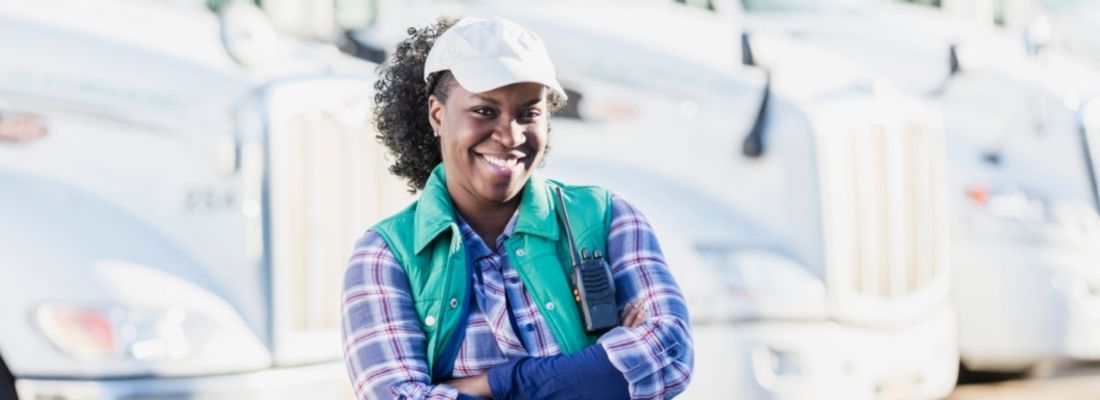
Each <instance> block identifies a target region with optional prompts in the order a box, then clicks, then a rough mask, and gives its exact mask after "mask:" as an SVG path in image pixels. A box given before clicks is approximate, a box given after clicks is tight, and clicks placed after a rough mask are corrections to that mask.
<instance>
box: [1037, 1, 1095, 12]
mask: <svg viewBox="0 0 1100 400" xmlns="http://www.w3.org/2000/svg"><path fill="white" fill-rule="evenodd" d="M1042 3H1043V8H1045V9H1046V10H1047V11H1050V12H1053V13H1069V12H1075V11H1081V10H1084V9H1088V8H1092V9H1100V7H1097V6H1100V4H1097V2H1096V1H1095V0H1043V1H1042Z"/></svg>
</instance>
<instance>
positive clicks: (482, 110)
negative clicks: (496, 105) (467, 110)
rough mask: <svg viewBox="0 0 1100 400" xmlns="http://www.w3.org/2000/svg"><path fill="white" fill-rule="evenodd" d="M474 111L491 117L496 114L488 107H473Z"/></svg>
mask: <svg viewBox="0 0 1100 400" xmlns="http://www.w3.org/2000/svg"><path fill="white" fill-rule="evenodd" d="M474 113H476V114H477V115H480V116H482V117H493V116H496V115H497V114H496V112H495V111H493V110H492V109H488V108H475V109H474Z"/></svg>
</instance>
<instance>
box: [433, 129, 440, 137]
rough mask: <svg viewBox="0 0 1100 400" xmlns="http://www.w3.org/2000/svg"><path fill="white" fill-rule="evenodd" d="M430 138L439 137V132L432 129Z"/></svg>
mask: <svg viewBox="0 0 1100 400" xmlns="http://www.w3.org/2000/svg"><path fill="white" fill-rule="evenodd" d="M432 136H435V137H439V131H437V130H434V129H433V130H432Z"/></svg>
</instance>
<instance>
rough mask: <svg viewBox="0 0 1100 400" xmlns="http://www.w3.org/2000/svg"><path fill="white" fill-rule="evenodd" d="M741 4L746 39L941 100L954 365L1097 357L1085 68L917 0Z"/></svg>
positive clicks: (1018, 365)
mask: <svg viewBox="0 0 1100 400" xmlns="http://www.w3.org/2000/svg"><path fill="white" fill-rule="evenodd" d="M943 3H944V8H956V7H959V3H962V2H961V1H956V2H950V1H945V2H943ZM971 3H978V2H971ZM982 3H983V4H986V5H990V6H994V5H996V4H1001V6H1003V7H1008V6H1009V3H1010V2H982ZM1011 3H1012V4H1014V5H1018V4H1017V3H1021V2H1011ZM742 5H743V6H744V7H745V11H746V12H745V13H744V14H743V15H742V16H741V17H740V18H742V19H744V20H745V21H746V26H747V27H748V29H749V30H751V32H752V36H753V37H754V40H756V39H758V42H757V43H754V45H756V46H754V47H766V46H768V45H769V43H771V44H773V45H775V44H777V43H783V42H796V43H802V44H805V45H808V46H814V47H817V48H819V49H822V50H824V51H828V52H830V53H833V54H838V55H841V56H843V57H845V58H848V59H851V60H853V61H856V62H859V63H861V64H863V65H865V66H867V67H868V70H867V73H868V74H870V76H877V77H882V78H883V79H886V80H889V81H890V82H893V83H894V84H895V85H897V87H898V88H900V89H901V90H904V91H905V92H907V93H911V94H913V95H916V96H920V97H922V98H925V99H927V100H928V101H929V102H930V103H932V104H935V105H936V107H937V109H938V110H939V111H940V113H941V115H942V118H943V119H942V121H943V122H942V123H943V129H944V134H945V136H946V140H947V153H946V155H947V160H948V164H947V165H948V171H949V174H948V176H949V177H950V180H949V186H948V196H949V199H950V205H951V208H952V211H951V230H950V232H951V241H952V246H951V252H952V253H951V273H952V275H953V279H952V281H953V290H952V293H953V295H952V297H953V299H954V302H955V304H956V307H957V308H958V312H959V324H960V326H959V329H960V331H959V332H960V333H959V335H960V336H959V345H960V351H961V356H962V362H963V363H964V365H965V366H966V367H969V368H971V369H976V370H993V371H1018V370H1022V369H1026V368H1028V367H1030V366H1032V365H1035V364H1036V363H1038V362H1041V361H1045V360H1054V359H1067V358H1069V359H1095V358H1096V357H1097V349H1098V348H1100V341H1097V340H1096V337H1097V336H1096V335H1095V332H1096V331H1097V328H1098V327H1100V325H1098V324H1097V322H1098V321H1097V320H1096V319H1095V318H1093V317H1091V316H1092V315H1095V312H1096V310H1097V309H1096V304H1098V303H1097V302H1096V301H1095V299H1096V298H1097V297H1096V296H1095V293H1098V292H1094V291H1092V288H1094V287H1096V286H1097V285H1098V283H1100V281H1098V280H1097V277H1098V276H1097V274H1096V273H1095V271H1094V270H1095V269H1094V268H1091V265H1092V264H1094V263H1095V260H1096V259H1097V256H1098V253H1097V252H1098V251H1100V248H1098V247H1097V246H1096V243H1098V240H1100V230H1097V227H1100V225H1098V221H1100V216H1098V214H1097V210H1098V207H1100V203H1098V202H1097V200H1098V199H1100V196H1098V194H1097V184H1096V175H1095V170H1096V169H1095V156H1094V152H1095V150H1094V149H1095V148H1096V145H1095V139H1093V138H1092V136H1091V135H1090V134H1088V132H1091V131H1094V130H1095V129H1092V130H1090V129H1091V128H1089V127H1088V123H1087V122H1086V121H1088V118H1087V117H1086V112H1085V110H1086V108H1088V107H1089V106H1088V105H1089V104H1091V102H1092V101H1093V100H1092V99H1093V98H1094V96H1096V94H1097V93H1098V92H1097V88H1100V86H1097V82H1098V81H1097V79H1098V78H1100V75H1098V74H1096V72H1095V69H1090V68H1088V67H1087V65H1086V64H1084V63H1082V62H1081V61H1080V60H1077V59H1074V58H1073V57H1069V56H1066V55H1064V54H1055V53H1051V54H1048V55H1042V56H1040V57H1035V55H1034V54H1033V50H1034V49H1033V48H1030V47H1029V46H1027V42H1026V41H1025V40H1023V38H1024V37H1025V36H1024V35H1011V34H1008V33H1007V32H999V31H996V30H993V29H991V27H990V25H991V24H974V23H972V22H971V21H970V18H963V17H960V16H959V15H954V16H953V15H950V14H946V13H943V12H940V11H938V10H935V9H933V8H930V7H927V6H923V5H912V4H897V3H893V2H878V1H857V2H848V1H835V2H819V3H816V5H815V6H814V7H809V6H807V5H806V4H803V3H802V2H795V1H788V2H783V1H781V2H772V3H767V2H762V1H751V0H746V1H744V2H742ZM738 12H739V11H738ZM990 21H992V19H990ZM990 277H996V278H997V279H990Z"/></svg>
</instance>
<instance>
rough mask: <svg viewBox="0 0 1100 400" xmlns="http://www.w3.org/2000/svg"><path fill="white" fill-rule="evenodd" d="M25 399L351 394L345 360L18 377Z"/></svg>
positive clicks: (153, 399)
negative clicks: (206, 371)
mask: <svg viewBox="0 0 1100 400" xmlns="http://www.w3.org/2000/svg"><path fill="white" fill-rule="evenodd" d="M15 386H16V391H17V392H18V393H19V399H20V400H39V399H43V400H44V399H62V398H63V399H72V400H82V399H120V400H121V399H142V400H168V399H172V400H177V399H179V400H182V399H341V398H352V394H351V387H350V385H349V383H348V378H347V371H346V370H345V368H344V364H343V363H341V362H332V363H325V364H316V365H309V366H300V367H288V368H275V369H268V370H263V371H256V372H249V373H241V374H227V375H211V376H201V377H187V378H143V379H110V380H71V379H38V378H31V379H21V378H16V380H15Z"/></svg>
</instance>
